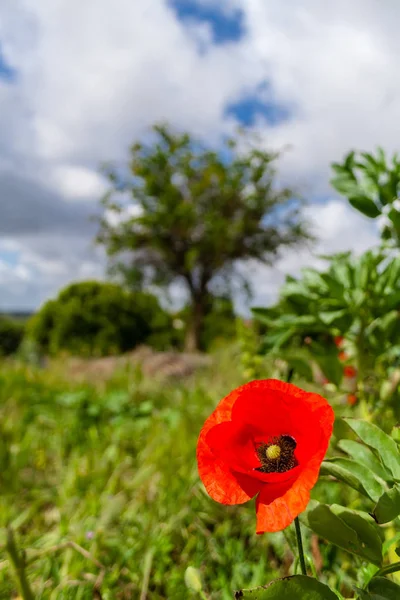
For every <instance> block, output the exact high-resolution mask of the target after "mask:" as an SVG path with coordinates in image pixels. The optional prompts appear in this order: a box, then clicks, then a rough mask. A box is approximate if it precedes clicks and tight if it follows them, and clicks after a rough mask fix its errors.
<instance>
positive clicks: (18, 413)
mask: <svg viewBox="0 0 400 600" xmlns="http://www.w3.org/2000/svg"><path fill="white" fill-rule="evenodd" d="M213 362H214V363H215V364H214V365H213V367H212V368H211V370H208V371H207V372H206V373H205V374H204V375H201V376H199V378H196V379H195V380H192V381H190V382H188V383H187V384H180V383H176V384H168V383H165V382H163V383H162V384H161V385H160V384H156V383H153V382H152V381H149V380H146V379H144V378H143V377H142V376H141V374H140V373H138V372H136V371H124V372H121V373H117V374H116V375H115V378H114V379H113V380H112V381H110V382H109V383H108V384H105V385H104V386H101V388H99V389H98V388H97V387H95V386H94V385H89V384H87V385H83V384H79V385H78V384H75V383H74V382H73V381H68V380H67V377H66V379H61V380H60V379H59V378H58V377H56V375H55V374H54V372H52V371H48V370H46V371H44V370H43V371H40V370H35V369H33V368H31V367H29V368H24V369H21V368H10V367H6V368H1V365H0V439H1V444H0V487H1V490H2V493H1V495H0V564H1V565H2V566H1V568H0V596H3V597H4V598H11V597H12V595H13V592H15V591H16V590H15V589H14V588H15V586H14V584H13V580H12V578H11V574H10V570H9V567H8V566H7V564H3V561H5V560H6V559H7V555H6V553H5V550H4V548H3V546H2V544H3V542H4V539H5V538H4V530H3V529H2V528H4V527H5V526H6V525H8V524H12V526H13V528H14V530H15V531H16V536H17V539H18V543H19V547H20V549H25V550H26V553H27V557H28V560H29V561H32V562H30V564H29V568H28V577H29V580H30V584H31V586H32V588H33V590H34V592H35V598H38V600H50V598H51V600H53V598H60V600H72V599H76V600H88V599H91V598H93V597H96V596H95V594H94V592H93V586H94V582H95V580H96V579H97V578H98V577H99V575H101V574H102V568H101V567H100V566H99V565H98V564H96V563H95V562H93V560H92V559H91V557H93V559H94V560H96V561H99V563H100V564H101V565H103V566H104V569H105V570H104V575H102V578H100V581H101V583H100V592H101V595H102V598H103V599H104V600H115V599H116V598H119V597H120V598H124V597H126V598H140V595H141V593H142V592H143V595H144V590H146V589H147V593H146V597H147V598H148V600H172V599H173V600H188V598H189V597H190V592H189V591H188V590H187V589H186V586H185V582H184V574H185V571H186V569H187V567H188V566H193V567H194V568H196V569H199V571H200V573H201V576H202V581H203V586H204V591H205V593H206V594H207V598H210V597H211V595H213V596H214V597H217V598H221V599H222V600H231V598H232V594H233V592H232V590H234V589H240V588H243V587H245V586H248V585H253V586H257V585H261V584H263V583H265V581H266V580H268V579H273V578H274V577H277V576H279V572H280V567H281V566H282V565H283V564H284V561H285V553H284V537H283V535H282V534H276V535H275V536H273V539H269V538H268V536H263V537H259V536H256V535H255V532H254V529H255V515H254V509H252V508H251V507H247V508H246V509H243V507H231V508H230V509H229V510H228V511H227V510H226V507H224V506H221V505H219V504H217V503H215V502H213V501H212V500H210V498H209V497H208V496H207V494H206V493H205V491H204V488H203V486H202V484H201V482H200V481H199V477H198V472H197V467H196V462H195V458H194V457H195V452H196V442H197V437H198V433H199V430H200V427H201V425H202V423H203V422H204V420H205V418H206V416H208V414H209V413H210V411H211V410H212V409H213V408H214V407H215V405H216V404H217V402H218V401H219V399H220V398H221V397H222V396H223V395H224V394H226V393H227V392H228V391H229V389H230V387H231V386H233V387H234V386H235V385H239V384H240V383H242V379H241V378H240V376H238V375H237V374H236V373H235V372H232V363H233V362H234V357H232V355H231V354H230V355H229V356H226V357H224V356H221V357H215V359H214V361H213ZM233 371H235V370H233ZM69 542H74V543H76V544H78V545H79V546H80V547H82V548H83V549H84V551H86V552H88V553H89V555H90V556H84V555H82V554H81V553H80V552H79V551H78V550H76V549H74V548H72V547H66V548H62V549H59V550H57V549H56V550H55V549H54V548H57V547H58V546H60V545H62V544H65V543H69ZM41 553H43V554H41ZM146 574H148V575H149V579H148V583H147V584H146ZM74 581H75V582H77V581H78V582H79V584H78V585H76V586H73V584H72V583H68V582H74ZM52 594H53V595H52Z"/></svg>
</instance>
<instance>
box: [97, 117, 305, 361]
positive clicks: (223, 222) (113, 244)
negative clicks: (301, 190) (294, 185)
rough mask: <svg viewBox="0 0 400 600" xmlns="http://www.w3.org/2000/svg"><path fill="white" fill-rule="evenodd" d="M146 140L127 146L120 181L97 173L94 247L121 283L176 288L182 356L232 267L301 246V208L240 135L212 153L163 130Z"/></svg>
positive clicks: (269, 157) (265, 156) (268, 157)
mask: <svg viewBox="0 0 400 600" xmlns="http://www.w3.org/2000/svg"><path fill="white" fill-rule="evenodd" d="M153 135H154V137H155V139H154V140H152V141H151V142H150V143H136V144H134V145H133V146H132V148H131V156H130V161H129V172H130V176H129V178H126V179H125V180H124V181H122V179H121V175H120V170H118V168H115V167H113V166H110V167H108V168H107V169H106V173H107V175H108V177H109V180H110V183H111V186H112V187H111V190H110V193H109V194H108V195H107V196H106V197H105V198H104V199H103V207H104V213H103V214H102V216H101V218H100V231H99V235H98V238H97V239H98V242H99V243H101V244H104V246H105V248H106V249H107V252H108V255H109V257H110V261H111V268H112V269H113V271H114V272H117V273H119V275H120V276H121V275H122V277H123V279H124V281H125V282H127V281H128V282H130V283H131V284H136V285H142V286H146V285H150V284H152V285H154V284H156V285H161V286H164V287H165V286H168V285H169V284H171V283H173V282H177V281H180V282H183V283H184V285H185V286H186V290H187V292H188V294H189V297H190V303H191V311H192V317H191V328H190V331H189V335H188V338H187V348H188V349H197V348H199V344H200V339H201V332H202V327H203V323H204V316H205V312H206V308H207V302H208V298H209V294H210V293H212V292H213V291H214V289H217V290H218V293H221V289H222V290H223V292H222V293H225V294H226V293H227V290H228V291H229V293H230V290H231V287H232V286H231V284H232V281H233V275H234V272H235V267H236V266H237V264H238V262H239V261H249V260H256V261H262V262H264V263H267V264H270V261H271V259H272V258H274V257H276V256H277V253H278V250H279V249H280V248H281V247H283V246H293V245H295V244H299V243H301V242H304V240H305V239H307V237H308V232H307V227H306V225H305V224H304V223H303V221H302V219H301V216H300V206H301V202H300V200H299V199H297V198H295V197H294V194H293V192H292V191H291V190H290V189H287V188H281V187H279V186H277V185H276V182H275V169H274V164H275V161H276V159H277V158H278V154H277V153H271V152H267V151H264V150H263V149H261V148H260V147H259V146H257V144H254V143H253V141H252V140H251V141H250V140H249V138H248V137H245V136H244V135H243V136H242V137H240V138H239V139H238V140H237V141H235V140H233V139H229V140H226V142H225V143H224V144H223V147H222V148H221V149H220V150H219V151H218V152H217V151H214V150H212V149H208V148H206V147H204V146H203V145H202V144H201V143H200V142H198V141H197V140H194V139H192V138H191V137H190V136H189V135H188V134H186V133H183V134H181V133H175V132H172V131H171V130H170V129H169V128H168V127H166V126H155V127H154V128H153ZM121 191H124V192H125V194H121V193H120V192H121ZM126 192H129V201H128V203H127V201H126V197H127V194H126ZM236 274H237V273H236ZM235 280H237V278H236V279H235ZM242 283H243V284H244V283H246V280H245V278H244V279H243V280H242Z"/></svg>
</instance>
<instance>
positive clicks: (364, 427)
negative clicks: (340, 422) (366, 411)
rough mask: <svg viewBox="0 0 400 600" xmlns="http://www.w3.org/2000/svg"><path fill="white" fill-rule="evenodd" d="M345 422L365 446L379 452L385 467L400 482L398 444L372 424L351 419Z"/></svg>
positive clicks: (346, 419)
mask: <svg viewBox="0 0 400 600" xmlns="http://www.w3.org/2000/svg"><path fill="white" fill-rule="evenodd" d="M344 421H345V422H346V423H347V425H348V426H349V427H350V428H351V429H352V430H353V431H354V432H355V433H356V434H357V435H358V437H359V438H360V439H361V440H362V441H363V442H364V444H367V446H371V448H374V449H375V450H376V451H377V452H378V454H379V456H380V458H381V459H382V462H383V464H384V466H385V467H386V468H387V469H389V470H390V472H391V473H392V475H393V477H394V478H395V479H398V480H400V454H399V450H398V448H397V445H396V442H395V441H394V440H392V438H390V437H389V436H388V435H387V434H386V433H385V432H384V431H382V429H380V428H379V427H377V426H376V425H373V424H372V423H368V422H367V421H358V420H357V419H350V418H345V419H344Z"/></svg>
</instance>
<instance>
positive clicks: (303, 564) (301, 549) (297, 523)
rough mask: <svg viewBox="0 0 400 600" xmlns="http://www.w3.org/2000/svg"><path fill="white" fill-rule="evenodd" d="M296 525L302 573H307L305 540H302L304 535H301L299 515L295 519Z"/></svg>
mask: <svg viewBox="0 0 400 600" xmlns="http://www.w3.org/2000/svg"><path fill="white" fill-rule="evenodd" d="M294 526H295V529H296V539H297V547H298V550H299V560H300V567H301V573H302V575H307V569H306V561H305V559H304V550H303V540H302V537H301V529H300V521H299V517H296V518H295V520H294Z"/></svg>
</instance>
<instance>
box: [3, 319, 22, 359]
mask: <svg viewBox="0 0 400 600" xmlns="http://www.w3.org/2000/svg"><path fill="white" fill-rule="evenodd" d="M24 329H25V325H24V323H22V322H20V321H15V320H14V319H10V318H8V317H2V316H0V355H3V356H8V355H9V354H14V352H16V351H17V350H18V348H19V345H20V343H21V341H22V338H23V336H24Z"/></svg>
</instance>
